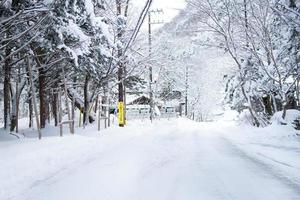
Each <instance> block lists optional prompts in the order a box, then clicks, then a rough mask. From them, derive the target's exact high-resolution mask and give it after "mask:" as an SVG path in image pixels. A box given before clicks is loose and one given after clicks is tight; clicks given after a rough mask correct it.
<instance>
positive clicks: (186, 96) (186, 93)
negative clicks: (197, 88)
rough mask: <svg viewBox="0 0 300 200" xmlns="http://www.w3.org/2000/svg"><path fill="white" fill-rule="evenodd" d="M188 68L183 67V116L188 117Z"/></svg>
mask: <svg viewBox="0 0 300 200" xmlns="http://www.w3.org/2000/svg"><path fill="white" fill-rule="evenodd" d="M188 89H189V67H188V65H186V67H185V116H187V115H188Z"/></svg>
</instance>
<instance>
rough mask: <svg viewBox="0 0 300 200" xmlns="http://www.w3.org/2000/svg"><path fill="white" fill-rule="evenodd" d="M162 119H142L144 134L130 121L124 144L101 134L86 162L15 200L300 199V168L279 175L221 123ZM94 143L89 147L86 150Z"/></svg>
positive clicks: (39, 183) (35, 185) (38, 182)
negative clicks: (145, 123)
mask: <svg viewBox="0 0 300 200" xmlns="http://www.w3.org/2000/svg"><path fill="white" fill-rule="evenodd" d="M158 123H159V125H157V124H156V125H148V126H147V127H146V128H145V127H143V126H142V125H139V126H138V127H139V131H138V132H137V131H133V132H131V131H130V130H131V129H132V130H133V129H134V126H132V127H129V128H128V130H126V131H124V135H125V136H122V137H119V139H117V142H116V141H114V140H113V139H111V140H109V141H106V142H105V144H104V142H103V140H102V139H101V138H100V139H99V138H97V142H93V143H92V144H91V145H92V146H93V150H92V151H89V154H86V155H84V156H83V157H82V158H78V160H80V162H79V161H76V162H74V161H73V162H72V163H68V164H67V165H65V166H63V167H61V169H57V173H52V174H51V175H47V176H45V177H42V178H41V177H39V180H35V181H34V182H33V184H31V186H30V188H26V189H25V190H23V191H22V192H21V193H19V194H18V195H15V196H12V197H11V198H10V199H13V200H100V199H101V200H234V199H236V200H299V199H300V183H298V182H297V180H293V179H292V178H295V177H297V175H299V174H300V170H299V169H298V171H297V169H296V172H298V174H295V177H292V178H291V177H289V176H283V175H282V174H281V173H279V172H278V173H277V172H276V169H275V170H274V168H271V167H269V166H268V165H267V164H266V163H264V162H262V161H260V160H258V159H255V158H253V157H251V156H249V155H248V154H247V153H245V152H244V151H242V150H241V148H239V147H238V146H237V145H236V144H235V143H234V142H233V141H232V140H230V139H228V137H225V136H224V134H222V129H221V128H220V127H217V128H216V127H214V126H215V125H213V124H212V125H207V124H206V125H205V124H202V125H201V124H196V123H194V122H188V121H187V120H177V121H171V122H165V123H162V122H158ZM163 124H164V125H163ZM116 130H121V129H116ZM91 137H92V136H91ZM107 137H109V136H107ZM111 138H115V139H116V138H117V136H111ZM120 138H121V139H120ZM104 139H105V138H104ZM95 140H96V139H95ZM110 143H111V144H110ZM112 144H114V145H112ZM87 146H88V144H86V146H84V145H83V146H82V147H81V148H82V151H85V148H87ZM77 151H78V150H77ZM74 153H76V151H75V152H74ZM298 159H299V157H298ZM2 170H3V169H2ZM18 173H21V172H18ZM17 192H19V191H17Z"/></svg>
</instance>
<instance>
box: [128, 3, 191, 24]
mask: <svg viewBox="0 0 300 200" xmlns="http://www.w3.org/2000/svg"><path fill="white" fill-rule="evenodd" d="M133 3H134V4H135V5H136V6H138V7H143V6H144V5H145V3H146V0H133ZM185 6H186V3H185V0H153V3H152V7H151V9H163V11H164V15H163V16H161V18H163V20H164V22H170V21H171V20H172V19H173V18H174V17H175V16H176V15H177V14H178V13H179V10H180V9H183V8H184V7H185ZM156 27H159V26H156Z"/></svg>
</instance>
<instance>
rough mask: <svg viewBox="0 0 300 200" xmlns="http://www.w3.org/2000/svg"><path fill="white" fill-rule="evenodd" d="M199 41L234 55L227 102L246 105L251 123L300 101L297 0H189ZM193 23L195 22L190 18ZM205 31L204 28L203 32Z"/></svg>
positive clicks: (264, 121) (240, 106)
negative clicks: (200, 35)
mask: <svg viewBox="0 0 300 200" xmlns="http://www.w3.org/2000/svg"><path fill="white" fill-rule="evenodd" d="M188 2H189V5H188V6H189V8H190V9H189V11H190V12H191V14H190V15H191V16H192V18H193V20H194V21H195V20H196V21H197V23H196V26H197V30H198V31H200V32H201V33H209V34H206V37H203V38H201V39H199V40H202V41H201V42H200V41H199V42H200V43H201V45H203V46H205V45H208V46H211V47H217V48H220V49H223V50H224V51H225V52H226V53H227V54H228V55H229V56H230V57H231V58H232V59H233V61H234V63H235V64H234V65H235V68H236V70H235V73H234V74H233V75H230V76H228V77H227V86H226V103H229V104H230V105H231V108H232V109H234V110H237V111H239V112H242V111H244V110H248V113H249V115H250V116H251V119H252V123H253V125H255V126H265V125H268V124H269V123H270V118H271V117H272V116H273V114H274V113H276V112H278V111H282V118H283V119H284V118H285V116H286V110H287V109H296V108H297V107H298V106H299V105H300V102H299V101H300V98H299V80H300V79H299V78H300V66H299V64H300V63H299V62H300V51H299V50H300V2H299V1H297V0H189V1H188ZM194 26H195V24H194ZM202 36H203V34H202Z"/></svg>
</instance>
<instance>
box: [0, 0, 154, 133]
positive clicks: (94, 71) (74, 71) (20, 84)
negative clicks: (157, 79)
mask: <svg viewBox="0 0 300 200" xmlns="http://www.w3.org/2000/svg"><path fill="white" fill-rule="evenodd" d="M151 2H152V1H151V0H149V1H146V4H145V7H144V9H143V11H142V13H141V14H140V15H139V16H135V15H134V14H132V15H131V16H129V14H128V13H129V12H130V8H131V6H132V4H130V3H131V2H130V1H129V0H126V1H124V0H105V1H104V0H2V1H1V2H0V86H1V88H0V105H1V103H2V102H3V108H4V109H3V118H2V119H3V122H4V128H5V129H9V130H10V131H14V130H16V129H17V128H18V119H19V115H20V114H19V107H20V105H21V104H22V105H23V104H26V105H27V107H28V110H29V118H30V123H29V126H32V118H33V117H34V116H35V114H36V115H37V116H39V125H40V128H44V127H45V126H46V124H47V122H48V120H49V118H50V115H52V116H53V118H54V121H55V125H57V124H58V119H57V116H58V114H57V112H58V107H57V102H58V100H59V96H60V95H64V96H65V97H66V98H69V99H71V100H72V101H74V102H75V105H76V107H77V108H78V109H79V110H80V111H81V112H82V113H83V114H84V117H83V121H84V123H89V122H92V121H93V120H94V119H93V115H91V114H90V112H89V111H90V108H91V103H92V102H95V101H97V98H98V96H99V95H103V96H108V94H107V93H111V95H116V94H117V93H118V89H119V91H122V92H119V94H120V93H121V96H122V95H124V92H123V91H124V90H125V87H124V82H126V81H127V82H128V84H127V85H128V87H134V86H136V83H139V82H141V81H142V80H141V79H140V78H138V77H137V76H135V74H134V73H135V72H136V71H137V73H140V70H136V69H137V66H141V65H142V63H143V62H145V60H146V59H147V58H145V57H143V59H141V58H139V57H138V56H135V54H134V53H133V52H135V51H134V50H133V49H132V45H133V44H134V41H135V38H136V37H137V33H138V31H139V30H140V27H141V23H142V22H143V20H144V18H145V16H144V15H145V13H147V11H148V9H149V7H150V5H151ZM134 19H136V20H134ZM129 21H131V22H132V24H133V27H131V26H129V25H128V24H129V23H128V22H129ZM132 28H133V30H132ZM137 55H138V54H137ZM137 60H138V61H137ZM118 86H119V88H118ZM119 96H120V95H119ZM120 99H121V100H122V99H123V97H119V100H120ZM35 101H36V102H35ZM35 105H37V106H36V108H35ZM34 111H36V113H35V114H34Z"/></svg>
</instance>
